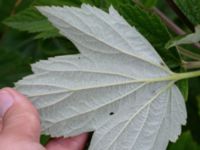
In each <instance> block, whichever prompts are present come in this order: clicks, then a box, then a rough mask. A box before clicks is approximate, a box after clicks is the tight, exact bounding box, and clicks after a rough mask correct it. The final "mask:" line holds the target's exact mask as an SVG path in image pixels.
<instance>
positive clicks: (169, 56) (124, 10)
mask: <svg viewBox="0 0 200 150" xmlns="http://www.w3.org/2000/svg"><path fill="white" fill-rule="evenodd" d="M119 10H120V13H121V14H122V15H123V16H124V17H125V19H126V20H127V21H128V22H129V23H130V24H131V25H132V26H135V27H136V28H137V29H138V30H139V31H140V32H141V33H142V34H143V35H144V36H145V37H146V38H147V39H148V40H149V41H150V43H151V44H152V45H153V46H154V47H155V49H156V50H157V52H158V53H159V54H160V55H161V57H162V59H163V60H164V62H166V64H167V65H168V66H169V67H170V68H171V69H174V68H176V67H179V65H180V64H181V62H180V57H179V55H178V53H177V50H176V49H175V48H172V49H170V50H168V49H166V48H165V44H166V43H167V42H168V41H169V40H170V39H171V36H170V34H169V32H168V30H167V28H166V26H165V25H164V24H163V23H162V22H161V20H160V19H159V18H158V17H157V16H155V15H153V14H151V13H147V12H145V11H144V10H142V9H140V8H138V7H137V6H131V5H123V6H121V8H120V9H119Z"/></svg>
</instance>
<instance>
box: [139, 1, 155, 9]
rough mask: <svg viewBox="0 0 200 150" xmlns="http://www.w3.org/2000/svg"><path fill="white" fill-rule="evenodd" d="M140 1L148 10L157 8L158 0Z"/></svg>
mask: <svg viewBox="0 0 200 150" xmlns="http://www.w3.org/2000/svg"><path fill="white" fill-rule="evenodd" d="M140 1H141V3H142V4H143V5H144V6H145V7H147V8H151V7H153V6H155V5H156V3H157V0H140Z"/></svg>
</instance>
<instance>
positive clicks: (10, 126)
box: [0, 88, 88, 150]
mask: <svg viewBox="0 0 200 150" xmlns="http://www.w3.org/2000/svg"><path fill="white" fill-rule="evenodd" d="M39 138H40V121H39V115H38V112H37V110H36V109H35V108H34V106H33V105H32V104H31V102H30V101H28V100H27V98H26V97H25V96H23V95H21V94H20V93H18V92H17V91H15V90H13V89H11V88H4V89H2V90H0V148H1V149H3V150H83V149H84V147H85V143H86V141H87V138H88V135H87V134H82V135H80V136H76V137H72V138H66V139H64V138H58V139H54V140H52V141H50V142H49V143H48V144H47V146H46V148H45V147H43V146H42V145H41V144H40V143H39Z"/></svg>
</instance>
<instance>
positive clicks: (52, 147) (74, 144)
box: [46, 133, 88, 150]
mask: <svg viewBox="0 0 200 150" xmlns="http://www.w3.org/2000/svg"><path fill="white" fill-rule="evenodd" d="M87 139H88V134H87V133H84V134H81V135H79V136H75V137H71V138H65V139H64V138H58V139H54V140H52V141H50V142H49V143H48V144H47V146H46V148H47V150H83V149H84V148H85V146H86V142H87Z"/></svg>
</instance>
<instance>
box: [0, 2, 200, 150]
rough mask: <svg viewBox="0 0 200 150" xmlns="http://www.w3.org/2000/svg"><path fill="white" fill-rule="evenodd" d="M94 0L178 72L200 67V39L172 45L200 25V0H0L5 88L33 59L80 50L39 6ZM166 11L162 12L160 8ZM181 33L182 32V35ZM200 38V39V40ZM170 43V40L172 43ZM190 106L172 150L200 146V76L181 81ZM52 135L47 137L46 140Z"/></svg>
mask: <svg viewBox="0 0 200 150" xmlns="http://www.w3.org/2000/svg"><path fill="white" fill-rule="evenodd" d="M82 3H89V4H91V5H95V6H97V7H99V8H101V9H103V10H105V11H107V9H108V7H109V6H110V5H113V6H114V7H115V8H116V9H117V10H118V11H119V13H120V14H121V15H122V16H123V17H124V18H125V19H126V20H127V21H128V22H129V23H130V24H131V25H133V26H135V27H136V28H137V29H138V30H139V31H140V32H141V33H142V34H143V35H144V36H145V37H146V38H147V39H148V40H149V41H150V42H151V44H152V45H153V46H154V47H155V49H156V50H157V52H158V53H159V54H160V56H161V57H162V58H163V60H164V61H165V62H166V64H167V65H168V66H169V67H170V69H171V70H173V71H175V72H184V71H187V70H194V69H199V68H200V45H199V44H198V43H195V44H188V45H180V46H175V47H172V48H169V49H168V47H166V44H167V43H168V42H169V41H171V42H174V41H175V42H176V41H177V40H179V39H181V38H182V35H184V34H191V33H192V32H194V28H195V26H198V25H199V24H200V1H199V0H174V1H173V0H166V1H165V0H159V1H157V0H134V2H133V1H132V0H48V1H47V0H0V21H1V23H0V87H1V88H2V87H5V86H11V87H12V86H13V85H14V82H16V81H17V80H19V79H21V78H22V77H23V76H26V75H28V74H31V69H30V64H31V63H34V62H36V61H38V60H40V59H46V58H48V57H53V56H57V55H64V54H65V55H66V54H73V53H78V51H77V49H76V47H75V46H74V45H73V44H72V43H71V42H70V41H69V40H67V39H66V38H64V37H62V36H61V35H60V34H59V33H58V31H57V30H56V29H55V28H54V27H53V26H52V25H51V24H50V23H49V22H48V20H47V19H46V18H45V17H43V16H42V15H41V14H40V13H39V12H38V11H37V10H36V9H35V6H38V5H59V6H62V5H69V6H77V7H78V6H80V5H81V4H82ZM160 10H161V11H160ZM180 36H181V37H180ZM199 40H200V39H199ZM168 44H169V43H168ZM177 85H178V86H179V88H180V90H181V91H182V93H183V95H184V97H185V100H186V105H187V111H188V123H187V126H185V127H184V129H183V133H182V135H181V137H180V138H179V140H178V141H177V143H175V144H170V145H169V148H168V149H169V150H188V149H190V150H200V126H199V125H200V78H199V77H198V78H194V79H190V80H183V81H180V82H178V83H177ZM46 140H48V137H43V138H42V143H45V141H46Z"/></svg>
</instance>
